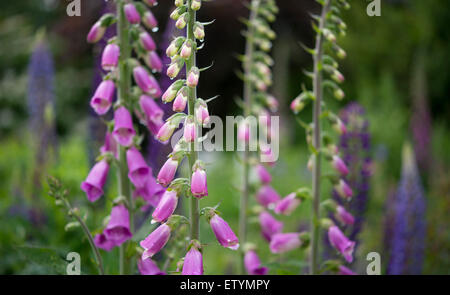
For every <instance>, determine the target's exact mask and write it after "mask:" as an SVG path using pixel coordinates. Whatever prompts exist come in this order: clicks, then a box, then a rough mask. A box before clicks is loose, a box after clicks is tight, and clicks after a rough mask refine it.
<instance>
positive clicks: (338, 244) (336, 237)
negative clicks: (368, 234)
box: [328, 225, 355, 263]
mask: <svg viewBox="0 0 450 295" xmlns="http://www.w3.org/2000/svg"><path fill="white" fill-rule="evenodd" d="M328 239H329V241H330V243H331V245H332V246H333V247H334V248H336V250H338V251H339V252H340V253H341V254H342V255H343V256H344V258H345V260H347V262H349V263H350V262H352V261H353V249H354V248H355V242H353V241H350V240H349V239H348V238H347V237H346V236H345V235H344V234H343V233H342V231H341V230H340V229H339V228H338V227H337V226H335V225H333V226H330V228H329V229H328Z"/></svg>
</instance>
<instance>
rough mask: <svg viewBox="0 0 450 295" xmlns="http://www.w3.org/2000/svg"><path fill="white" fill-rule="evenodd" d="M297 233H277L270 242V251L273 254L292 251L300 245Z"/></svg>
mask: <svg viewBox="0 0 450 295" xmlns="http://www.w3.org/2000/svg"><path fill="white" fill-rule="evenodd" d="M301 244H302V243H301V241H300V236H299V234H298V233H278V234H275V235H273V236H272V239H271V240H270V251H271V252H272V253H274V254H278V253H283V252H288V251H291V250H294V249H296V248H298V247H300V245H301Z"/></svg>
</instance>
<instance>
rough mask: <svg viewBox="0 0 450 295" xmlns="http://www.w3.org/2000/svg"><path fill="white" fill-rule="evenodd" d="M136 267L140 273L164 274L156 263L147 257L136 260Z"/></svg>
mask: <svg viewBox="0 0 450 295" xmlns="http://www.w3.org/2000/svg"><path fill="white" fill-rule="evenodd" d="M138 269H139V273H140V274H141V275H147V276H154V275H165V274H166V273H165V272H163V271H161V270H160V269H159V268H158V266H157V265H156V263H155V262H154V261H153V260H151V259H150V258H147V259H144V260H142V259H139V260H138Z"/></svg>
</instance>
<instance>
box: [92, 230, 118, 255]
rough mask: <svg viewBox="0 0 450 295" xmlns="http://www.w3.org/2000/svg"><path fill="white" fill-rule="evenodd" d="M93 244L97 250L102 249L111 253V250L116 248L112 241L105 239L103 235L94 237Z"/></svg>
mask: <svg viewBox="0 0 450 295" xmlns="http://www.w3.org/2000/svg"><path fill="white" fill-rule="evenodd" d="M94 244H95V246H96V247H97V248H100V249H103V250H105V251H111V249H112V248H114V247H115V246H116V244H115V243H114V242H113V241H111V240H108V239H107V238H106V236H105V234H104V233H101V234H96V235H95V237H94Z"/></svg>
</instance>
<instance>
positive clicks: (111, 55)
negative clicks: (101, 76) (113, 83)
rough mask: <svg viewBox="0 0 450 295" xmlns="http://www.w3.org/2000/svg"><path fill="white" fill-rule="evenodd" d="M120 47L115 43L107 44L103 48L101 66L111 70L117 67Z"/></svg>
mask: <svg viewBox="0 0 450 295" xmlns="http://www.w3.org/2000/svg"><path fill="white" fill-rule="evenodd" d="M119 55H120V47H119V46H118V45H116V44H108V45H106V47H105V49H104V50H103V55H102V68H103V69H104V70H105V71H112V70H113V69H115V68H116V67H117V63H118V61H119Z"/></svg>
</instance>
